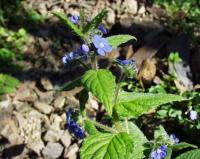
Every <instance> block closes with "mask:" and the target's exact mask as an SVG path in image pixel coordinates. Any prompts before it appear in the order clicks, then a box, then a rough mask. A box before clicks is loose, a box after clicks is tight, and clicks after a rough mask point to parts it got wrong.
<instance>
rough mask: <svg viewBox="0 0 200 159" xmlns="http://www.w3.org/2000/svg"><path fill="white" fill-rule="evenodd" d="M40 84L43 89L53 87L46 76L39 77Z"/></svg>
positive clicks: (48, 89)
mask: <svg viewBox="0 0 200 159" xmlns="http://www.w3.org/2000/svg"><path fill="white" fill-rule="evenodd" d="M41 84H42V86H43V87H44V89H45V90H47V91H50V90H52V89H53V85H52V84H51V82H50V80H49V79H47V78H42V79H41Z"/></svg>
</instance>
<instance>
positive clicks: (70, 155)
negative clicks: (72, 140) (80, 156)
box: [64, 144, 79, 159]
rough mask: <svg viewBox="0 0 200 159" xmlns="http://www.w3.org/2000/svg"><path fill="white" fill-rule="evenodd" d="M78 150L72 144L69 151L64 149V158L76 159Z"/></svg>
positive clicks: (75, 145)
mask: <svg viewBox="0 0 200 159" xmlns="http://www.w3.org/2000/svg"><path fill="white" fill-rule="evenodd" d="M78 150H79V147H78V145H77V144H73V145H72V146H70V148H69V149H65V153H64V157H65V158H70V159H75V158H77V152H78Z"/></svg>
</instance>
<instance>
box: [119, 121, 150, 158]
mask: <svg viewBox="0 0 200 159" xmlns="http://www.w3.org/2000/svg"><path fill="white" fill-rule="evenodd" d="M123 125H124V130H126V129H127V126H128V131H129V133H130V135H131V138H132V140H133V144H134V146H133V152H132V153H131V157H130V159H132V158H134V159H142V158H143V157H144V153H143V152H144V150H145V147H144V144H145V143H147V142H148V139H147V138H146V136H145V135H144V134H143V132H142V131H141V130H140V129H139V128H138V127H137V125H135V124H134V123H132V122H128V124H127V125H126V123H125V122H124V123H123ZM126 131H127V130H126Z"/></svg>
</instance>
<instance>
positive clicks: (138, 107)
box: [116, 92, 185, 117]
mask: <svg viewBox="0 0 200 159" xmlns="http://www.w3.org/2000/svg"><path fill="white" fill-rule="evenodd" d="M182 100H185V99H184V98H183V97H181V96H178V95H173V94H151V93H135V92H120V93H119V96H118V100H117V104H116V110H117V112H118V114H119V115H120V116H122V117H127V116H128V117H130V116H132V117H138V116H140V115H142V114H145V113H148V112H150V111H153V110H154V109H156V108H157V107H158V106H159V105H162V104H166V103H169V102H174V101H182Z"/></svg>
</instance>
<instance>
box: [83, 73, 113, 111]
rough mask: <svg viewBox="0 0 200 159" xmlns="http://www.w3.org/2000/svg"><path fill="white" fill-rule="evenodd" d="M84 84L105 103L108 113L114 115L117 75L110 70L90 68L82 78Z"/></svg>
mask: <svg viewBox="0 0 200 159" xmlns="http://www.w3.org/2000/svg"><path fill="white" fill-rule="evenodd" d="M82 83H83V86H84V87H85V88H86V90H88V91H90V92H92V94H93V95H94V96H96V97H97V98H98V99H99V101H100V102H102V103H103V105H104V106H105V109H106V110H107V112H108V114H110V115H112V110H113V98H114V92H115V87H116V83H115V77H114V76H113V75H112V73H111V72H110V71H108V70H104V69H100V70H97V71H96V70H90V71H87V72H86V73H85V74H84V75H83V78H82Z"/></svg>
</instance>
